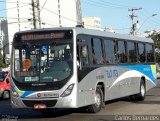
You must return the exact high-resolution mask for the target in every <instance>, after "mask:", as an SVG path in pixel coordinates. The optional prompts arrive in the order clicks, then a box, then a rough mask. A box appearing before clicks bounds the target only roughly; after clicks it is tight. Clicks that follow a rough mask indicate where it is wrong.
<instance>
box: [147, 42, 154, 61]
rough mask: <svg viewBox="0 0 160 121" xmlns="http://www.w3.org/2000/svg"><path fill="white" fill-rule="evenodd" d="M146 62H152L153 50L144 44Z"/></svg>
mask: <svg viewBox="0 0 160 121" xmlns="http://www.w3.org/2000/svg"><path fill="white" fill-rule="evenodd" d="M146 54H147V62H154V49H153V45H151V44H146Z"/></svg>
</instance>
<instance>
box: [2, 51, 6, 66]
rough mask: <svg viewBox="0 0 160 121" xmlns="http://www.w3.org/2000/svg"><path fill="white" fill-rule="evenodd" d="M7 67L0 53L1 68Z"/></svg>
mask: <svg viewBox="0 0 160 121" xmlns="http://www.w3.org/2000/svg"><path fill="white" fill-rule="evenodd" d="M5 67H7V65H6V64H5V63H4V59H3V56H2V53H1V51H0V68H5Z"/></svg>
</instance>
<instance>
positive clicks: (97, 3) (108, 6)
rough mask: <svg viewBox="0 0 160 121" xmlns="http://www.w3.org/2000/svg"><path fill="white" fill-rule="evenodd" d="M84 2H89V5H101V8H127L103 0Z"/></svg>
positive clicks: (87, 1)
mask: <svg viewBox="0 0 160 121" xmlns="http://www.w3.org/2000/svg"><path fill="white" fill-rule="evenodd" d="M84 3H88V4H89V5H94V6H96V7H101V8H108V9H126V8H124V7H121V6H113V5H108V4H106V3H103V2H102V1H96V2H95V1H94V0H86V1H84Z"/></svg>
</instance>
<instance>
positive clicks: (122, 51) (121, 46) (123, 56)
mask: <svg viewBox="0 0 160 121" xmlns="http://www.w3.org/2000/svg"><path fill="white" fill-rule="evenodd" d="M126 50H127V49H126V43H125V41H118V62H119V63H126V62H127V52H126Z"/></svg>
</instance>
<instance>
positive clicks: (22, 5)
mask: <svg viewBox="0 0 160 121" xmlns="http://www.w3.org/2000/svg"><path fill="white" fill-rule="evenodd" d="M26 6H28V5H22V6H19V7H26ZM11 9H17V6H16V7H11V8H5V9H0V11H6V10H11Z"/></svg>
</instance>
